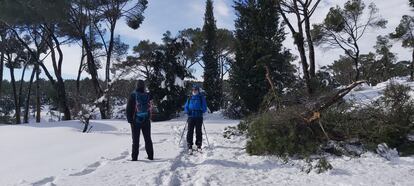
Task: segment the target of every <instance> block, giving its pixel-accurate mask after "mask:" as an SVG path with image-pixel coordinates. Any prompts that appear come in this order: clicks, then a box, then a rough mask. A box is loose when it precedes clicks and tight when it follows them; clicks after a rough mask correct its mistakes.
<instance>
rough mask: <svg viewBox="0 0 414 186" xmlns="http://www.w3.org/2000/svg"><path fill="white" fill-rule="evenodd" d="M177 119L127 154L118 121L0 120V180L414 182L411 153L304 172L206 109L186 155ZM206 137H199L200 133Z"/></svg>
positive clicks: (335, 161) (124, 130) (125, 129)
mask: <svg viewBox="0 0 414 186" xmlns="http://www.w3.org/2000/svg"><path fill="white" fill-rule="evenodd" d="M184 121H185V120H184V118H181V119H177V120H172V121H167V122H158V123H153V124H152V135H153V136H152V137H153V142H154V149H155V160H154V161H149V160H145V157H146V154H145V150H144V147H143V145H141V149H140V156H139V159H140V161H138V162H131V161H128V160H129V159H130V150H131V149H130V146H131V139H130V138H131V137H130V128H129V125H128V124H127V123H126V122H125V121H122V120H103V121H99V120H97V121H93V122H92V125H93V126H94V127H93V129H92V132H91V133H88V134H83V133H81V132H80V130H81V129H82V125H81V124H80V123H79V122H76V121H70V122H60V123H41V124H30V125H18V126H10V125H0V185H2V186H3V185H5V186H8V185H68V186H73V185H77V186H78V185H97V186H102V185H111V186H112V185H407V186H410V185H414V157H406V158H398V159H395V160H393V161H387V160H385V159H383V158H381V157H379V156H377V155H375V154H371V153H368V154H365V155H363V157H362V158H355V159H350V158H331V159H330V162H331V163H332V165H333V166H334V169H333V170H331V171H329V172H326V173H322V174H316V173H315V172H311V173H310V174H306V173H305V172H303V171H302V170H301V169H302V168H303V166H304V165H305V163H304V162H303V161H299V160H297V161H296V160H295V161H289V162H288V163H284V162H283V161H282V160H280V159H278V158H276V157H259V156H249V155H248V154H246V152H245V149H244V146H245V139H244V138H242V137H235V138H233V139H225V138H223V129H224V128H225V127H226V126H235V125H237V123H238V121H235V120H226V119H223V118H222V117H221V116H220V115H218V114H213V115H208V116H207V117H206V121H205V126H206V129H207V132H208V138H209V141H210V147H207V144H205V147H206V148H205V149H204V152H203V153H202V154H197V155H194V156H189V155H187V154H186V153H185V152H184V150H183V148H182V146H181V147H179V145H178V143H179V139H180V134H181V131H182V130H183V128H184V123H185V122H184ZM204 141H205V142H206V140H204Z"/></svg>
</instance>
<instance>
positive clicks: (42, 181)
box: [32, 176, 55, 186]
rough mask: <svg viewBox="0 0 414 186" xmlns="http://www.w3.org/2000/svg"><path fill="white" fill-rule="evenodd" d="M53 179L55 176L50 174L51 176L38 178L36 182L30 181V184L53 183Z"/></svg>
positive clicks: (40, 185)
mask: <svg viewBox="0 0 414 186" xmlns="http://www.w3.org/2000/svg"><path fill="white" fill-rule="evenodd" d="M53 181H55V177H54V176H51V177H47V178H43V179H42V180H39V181H37V182H34V183H32V185H33V186H43V185H55V184H54V183H53Z"/></svg>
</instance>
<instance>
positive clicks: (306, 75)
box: [278, 0, 313, 94]
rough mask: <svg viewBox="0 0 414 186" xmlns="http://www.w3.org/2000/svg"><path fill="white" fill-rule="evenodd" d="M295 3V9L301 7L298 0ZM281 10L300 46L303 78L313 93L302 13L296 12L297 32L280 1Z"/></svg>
mask: <svg viewBox="0 0 414 186" xmlns="http://www.w3.org/2000/svg"><path fill="white" fill-rule="evenodd" d="M293 3H294V7H295V9H299V8H298V5H297V1H296V0H293ZM278 9H279V12H280V14H281V15H282V18H283V20H284V21H285V23H286V24H287V25H288V27H289V29H290V31H291V33H292V36H293V39H294V44H295V45H296V46H297V47H298V51H299V54H300V55H299V56H300V61H301V64H302V71H303V78H304V79H305V83H306V88H307V91H308V94H313V87H312V83H311V80H310V75H309V64H308V62H307V58H306V50H305V39H304V37H303V36H304V33H303V25H302V21H301V18H300V14H299V13H295V15H296V19H297V24H298V31H297V32H296V30H295V28H294V27H293V25H292V24H291V22H290V21H289V19H288V18H287V16H286V14H285V13H284V12H283V10H282V8H281V6H280V2H279V6H278Z"/></svg>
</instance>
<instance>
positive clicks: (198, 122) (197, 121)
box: [187, 118, 203, 148]
mask: <svg viewBox="0 0 414 186" xmlns="http://www.w3.org/2000/svg"><path fill="white" fill-rule="evenodd" d="M187 122H188V132H187V145H188V148H192V146H193V138H194V129H195V131H196V143H195V144H196V145H197V147H199V148H201V145H202V142H203V131H202V130H201V129H202V126H203V118H188V121H187Z"/></svg>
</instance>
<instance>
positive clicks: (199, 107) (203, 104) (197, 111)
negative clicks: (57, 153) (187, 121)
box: [184, 94, 207, 118]
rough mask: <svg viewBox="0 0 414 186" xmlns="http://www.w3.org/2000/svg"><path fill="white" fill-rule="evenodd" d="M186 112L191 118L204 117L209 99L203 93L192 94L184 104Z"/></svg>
mask: <svg viewBox="0 0 414 186" xmlns="http://www.w3.org/2000/svg"><path fill="white" fill-rule="evenodd" d="M184 112H185V113H186V114H187V115H188V117H190V118H202V117H203V114H204V113H206V112H207V101H206V98H205V97H204V96H203V95H202V94H197V95H192V96H191V97H189V98H188V100H187V102H186V103H185V106H184Z"/></svg>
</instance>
